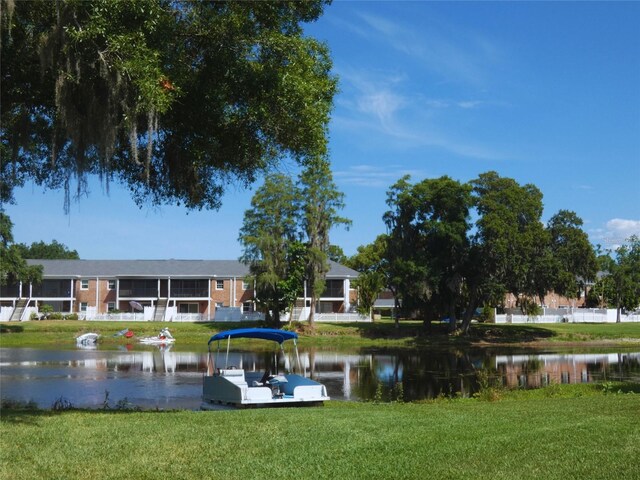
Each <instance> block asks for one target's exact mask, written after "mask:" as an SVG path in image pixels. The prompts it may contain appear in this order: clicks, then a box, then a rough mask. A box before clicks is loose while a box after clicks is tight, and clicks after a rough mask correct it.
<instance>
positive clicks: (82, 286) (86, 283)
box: [80, 280, 89, 290]
mask: <svg viewBox="0 0 640 480" xmlns="http://www.w3.org/2000/svg"><path fill="white" fill-rule="evenodd" d="M80 290H89V280H80Z"/></svg>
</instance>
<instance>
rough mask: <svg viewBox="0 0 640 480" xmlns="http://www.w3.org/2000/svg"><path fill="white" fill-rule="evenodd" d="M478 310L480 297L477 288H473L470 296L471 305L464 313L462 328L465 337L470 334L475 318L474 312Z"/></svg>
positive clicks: (469, 304)
mask: <svg viewBox="0 0 640 480" xmlns="http://www.w3.org/2000/svg"><path fill="white" fill-rule="evenodd" d="M476 308H478V295H477V290H476V289H475V288H472V289H471V292H470V295H469V303H468V305H467V310H466V311H465V312H464V316H463V318H462V325H461V327H460V329H461V330H462V334H463V335H468V334H469V327H470V326H471V318H473V312H475V311H476Z"/></svg>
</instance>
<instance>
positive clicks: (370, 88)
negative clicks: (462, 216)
mask: <svg viewBox="0 0 640 480" xmlns="http://www.w3.org/2000/svg"><path fill="white" fill-rule="evenodd" d="M340 76H341V78H342V81H343V94H342V95H341V96H340V99H339V100H338V105H339V106H340V109H339V111H338V112H337V113H336V115H334V122H335V124H336V125H337V126H339V127H340V128H346V129H353V131H358V132H365V131H366V132H367V134H368V135H370V134H371V133H372V132H373V133H375V134H376V135H383V136H385V137H386V138H387V139H388V141H389V144H391V143H395V145H396V146H398V147H401V148H421V147H435V148H440V149H443V150H445V151H448V152H450V153H454V154H457V155H461V156H465V157H471V158H477V159H482V160H503V159H506V158H508V156H507V155H505V154H503V153H501V152H498V151H496V150H495V149H493V148H487V147H485V146H482V145H478V144H474V142H472V141H469V140H467V139H465V140H460V139H458V138H456V136H455V135H451V134H447V133H445V132H444V131H443V130H442V127H441V126H440V123H439V122H438V121H437V120H436V119H435V118H434V115H435V114H436V113H437V112H439V111H442V110H451V109H456V110H458V111H459V112H460V114H463V112H464V111H469V110H472V109H477V108H480V107H481V106H483V105H485V104H486V103H487V102H484V101H479V100H451V99H425V98H424V97H423V95H422V94H417V93H413V92H411V91H410V90H408V89H407V87H406V85H405V83H406V78H405V77H404V76H403V75H401V74H397V73H393V74H388V75H385V74H383V73H380V72H367V71H355V70H353V69H343V70H341V71H340Z"/></svg>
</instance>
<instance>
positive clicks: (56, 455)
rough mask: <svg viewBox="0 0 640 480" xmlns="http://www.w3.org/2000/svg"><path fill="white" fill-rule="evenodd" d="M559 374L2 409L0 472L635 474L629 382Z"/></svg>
mask: <svg viewBox="0 0 640 480" xmlns="http://www.w3.org/2000/svg"><path fill="white" fill-rule="evenodd" d="M562 387H563V388H562V389H561V390H559V391H553V390H551V391H550V392H551V393H549V394H547V395H545V394H544V390H545V389H542V390H541V391H536V393H535V394H528V393H522V392H521V393H519V395H520V396H519V397H512V396H510V394H507V396H506V397H505V399H503V400H501V401H497V402H483V401H480V400H477V399H471V400H440V401H432V402H426V403H416V404H397V403H396V404H373V403H349V402H329V403H328V404H327V405H326V406H325V407H324V408H297V409H296V408H293V409H258V410H242V411H217V412H190V411H182V412H102V411H93V412H88V411H66V412H44V411H25V410H4V411H2V415H1V419H0V478H2V479H5V480H13V479H25V478H48V479H58V478H59V479H70V480H72V479H76V478H77V479H85V478H92V479H120V478H126V479H152V478H160V477H165V478H171V479H192V478H209V479H247V478H249V479H263V478H264V479H273V478H281V479H290V478H291V479H300V480H302V479H323V478H327V479H338V478H339V479H360V478H362V479H389V478H406V479H413V478H415V479H424V478H438V479H446V478H451V479H467V478H468V479H485V478H486V479H492V480H495V479H540V478H544V479H562V480H567V479H615V480H618V479H621V478H624V479H631V478H640V463H639V462H638V458H640V395H638V394H606V395H605V394H603V393H602V392H601V391H598V389H597V388H595V387H587V386H580V388H577V389H572V388H565V387H564V386H562ZM572 395H573V396H572Z"/></svg>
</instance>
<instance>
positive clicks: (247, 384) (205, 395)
mask: <svg viewBox="0 0 640 480" xmlns="http://www.w3.org/2000/svg"><path fill="white" fill-rule="evenodd" d="M232 338H257V339H262V340H270V341H273V342H277V343H278V344H279V345H280V350H281V352H282V354H283V356H284V355H286V353H285V349H284V346H283V343H284V342H285V341H287V340H293V346H294V351H295V359H294V362H295V363H297V365H298V368H299V369H300V371H301V368H300V356H299V354H298V345H297V339H298V335H297V334H296V333H295V332H287V331H284V330H276V329H271V328H240V329H236V330H227V331H225V332H220V333H218V334H216V335H213V336H212V337H211V338H210V339H209V344H208V345H209V358H208V360H207V371H206V373H205V375H204V379H203V385H202V400H203V405H202V408H203V409H207V408H209V407H211V406H212V405H233V406H236V407H247V406H253V407H274V406H294V405H322V403H323V402H326V401H328V400H329V396H328V395H327V389H326V387H325V386H324V385H322V384H321V383H318V382H316V381H314V380H311V379H310V378H307V377H304V376H302V375H298V374H295V373H285V374H277V373H275V374H273V375H272V374H271V372H270V371H269V370H268V369H267V370H266V371H264V372H261V371H245V370H244V369H243V368H237V366H235V365H229V350H230V344H231V339H232ZM223 340H226V341H227V342H226V343H227V346H226V354H225V353H224V352H223V353H222V355H224V357H225V358H223V359H221V358H220V356H221V352H220V342H221V341H223ZM214 342H215V343H216V344H217V351H216V354H215V355H214V353H213V352H212V351H211V345H212V344H213V343H214ZM214 357H215V360H214ZM294 362H292V363H294Z"/></svg>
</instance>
